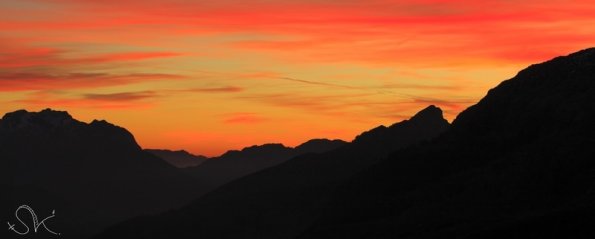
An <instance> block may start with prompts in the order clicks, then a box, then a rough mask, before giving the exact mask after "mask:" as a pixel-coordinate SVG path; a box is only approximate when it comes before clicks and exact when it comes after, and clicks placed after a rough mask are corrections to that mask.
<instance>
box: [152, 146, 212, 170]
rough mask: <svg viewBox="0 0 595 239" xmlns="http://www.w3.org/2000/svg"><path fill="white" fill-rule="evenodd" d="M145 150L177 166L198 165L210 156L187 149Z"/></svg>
mask: <svg viewBox="0 0 595 239" xmlns="http://www.w3.org/2000/svg"><path fill="white" fill-rule="evenodd" d="M145 151H147V152H149V153H151V154H153V155H155V156H157V157H159V158H161V159H163V160H165V162H168V163H169V164H171V165H173V166H175V167H177V168H188V167H194V166H198V165H200V164H202V163H204V162H205V161H206V160H207V159H208V158H207V157H205V156H202V155H194V154H191V153H188V152H186V151H185V150H177V151H172V150H166V149H145Z"/></svg>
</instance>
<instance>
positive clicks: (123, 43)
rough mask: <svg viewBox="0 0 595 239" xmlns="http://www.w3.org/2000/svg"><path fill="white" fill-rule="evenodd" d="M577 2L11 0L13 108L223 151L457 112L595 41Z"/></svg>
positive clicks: (3, 80) (585, 7)
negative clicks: (58, 113)
mask: <svg viewBox="0 0 595 239" xmlns="http://www.w3.org/2000/svg"><path fill="white" fill-rule="evenodd" d="M593 26H595V4H592V2H590V1H568V0H565V1H562V0H540V1H536V0H524V1H512V0H487V1H462V0H453V1H445V0H365V1H359V0H341V1H336V0H332V1H331V0H251V1H240V0H217V1H199V0H196V1H189V0H0V113H2V114H3V113H6V112H12V111H15V110H18V109H27V110H29V111H38V110H41V109H45V108H52V109H56V110H66V111H68V112H70V114H71V115H73V116H74V117H75V118H77V119H79V120H82V121H87V122H88V121H91V120H93V119H105V120H107V121H109V122H111V123H114V124H117V125H119V126H122V127H125V128H126V129H128V130H129V131H131V132H132V133H133V134H134V135H135V138H136V140H137V141H138V142H139V144H140V145H141V146H143V147H145V148H166V149H185V150H187V151H190V152H192V153H195V154H203V155H208V156H215V155H219V154H221V153H223V152H225V151H226V150H228V149H240V148H243V147H245V146H250V145H255V144H263V143H272V142H277V143H283V144H285V145H287V146H296V145H297V144H300V143H302V142H305V141H307V140H308V139H312V138H339V139H343V140H348V141H349V140H352V139H353V138H354V137H355V136H356V135H358V134H359V133H361V132H363V131H365V130H368V129H371V128H374V127H376V126H378V125H381V124H383V125H390V124H393V123H395V122H399V121H401V120H404V119H407V118H409V117H410V116H411V115H413V114H415V112H417V111H419V110H421V109H423V108H425V107H426V106H428V105H431V104H433V105H436V106H439V107H441V108H442V109H443V111H444V113H445V117H446V118H447V119H448V120H449V121H452V120H453V119H454V118H455V117H456V115H457V114H458V113H459V112H461V111H462V110H464V109H465V108H466V107H468V106H470V105H472V104H474V103H475V102H477V101H478V100H479V99H481V98H482V97H483V96H484V95H485V94H486V92H487V90H489V89H490V88H493V87H495V86H496V85H497V84H498V83H499V82H501V81H503V80H506V79H509V78H511V77H513V76H514V75H515V74H516V72H518V71H519V70H521V69H523V68H525V67H527V66H528V65H530V64H534V63H538V62H541V61H545V60H548V59H551V58H553V57H555V56H559V55H566V54H569V53H571V52H574V51H578V50H580V49H584V48H588V47H593V46H595V27H593Z"/></svg>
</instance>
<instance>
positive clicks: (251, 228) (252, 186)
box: [103, 106, 449, 238]
mask: <svg viewBox="0 0 595 239" xmlns="http://www.w3.org/2000/svg"><path fill="white" fill-rule="evenodd" d="M448 128H449V124H448V122H447V121H446V120H445V119H444V118H443V117H442V111H441V110H440V109H439V108H437V107H434V106H430V107H427V108H426V109H424V110H422V111H420V112H419V113H417V114H416V115H415V116H413V117H412V118H411V119H410V120H405V121H403V122H400V123H396V124H394V125H392V126H390V127H384V126H381V127H377V128H375V129H373V130H370V131H368V132H365V133H363V134H362V135H360V136H358V137H356V139H355V140H354V141H353V143H350V144H348V145H345V146H343V147H339V148H337V149H335V150H332V151H329V152H326V153H321V154H305V155H301V156H298V157H296V158H293V159H291V160H289V161H287V162H285V163H283V164H280V165H278V166H275V167H272V168H269V169H266V170H263V171H260V172H258V173H255V174H251V175H249V176H246V177H244V178H242V179H240V180H237V181H234V182H232V183H229V184H227V185H225V186H223V187H221V188H218V189H216V190H215V191H214V192H212V193H209V194H207V195H205V196H204V197H202V198H200V199H198V200H197V201H195V202H193V203H192V204H190V205H188V206H187V207H184V208H181V209H179V210H176V211H171V212H168V213H166V214H163V215H160V216H156V217H145V218H141V219H138V220H133V221H131V222H129V223H127V224H124V225H123V226H120V227H115V228H114V229H112V230H111V231H108V232H107V234H105V235H104V236H103V237H105V238H118V237H120V236H122V238H127V237H133V238H134V237H138V238H166V237H170V236H172V237H174V238H193V237H208V238H258V237H260V238H266V237H274V238H292V237H295V236H297V235H298V234H297V232H299V231H302V230H304V229H306V228H307V227H308V226H309V225H311V224H312V223H313V222H314V221H315V219H316V218H317V215H318V213H319V212H320V211H321V209H322V208H323V207H324V205H325V204H326V203H327V202H328V200H330V198H331V195H332V192H333V191H334V190H335V189H336V187H337V186H338V185H339V183H340V182H342V181H344V180H346V179H348V178H349V177H351V176H353V175H355V174H357V173H358V172H360V171H361V170H363V169H365V168H367V167H370V166H372V165H374V164H375V163H377V162H379V161H380V160H381V159H383V158H384V157H386V156H387V155H388V154H389V153H390V152H392V151H394V150H397V149H401V148H404V147H408V146H412V145H415V144H418V143H420V142H423V141H425V140H430V139H432V138H434V137H437V136H438V135H440V134H441V133H442V132H444V131H445V130H447V129H448ZM269 147H271V148H275V149H276V150H277V151H280V149H281V146H279V145H277V146H269ZM298 148H299V147H298ZM205 164H206V163H205ZM199 167H200V166H199ZM143 225H150V226H149V227H145V226H143ZM157 225H159V226H157ZM122 227H131V228H130V229H128V228H125V229H121V228H122ZM145 229H148V230H145ZM127 232H129V233H127ZM195 233H197V234H195Z"/></svg>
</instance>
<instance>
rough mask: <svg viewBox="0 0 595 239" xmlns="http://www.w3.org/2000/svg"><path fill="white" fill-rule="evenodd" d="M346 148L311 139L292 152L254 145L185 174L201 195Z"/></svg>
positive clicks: (335, 142)
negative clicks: (311, 156) (285, 164)
mask: <svg viewBox="0 0 595 239" xmlns="http://www.w3.org/2000/svg"><path fill="white" fill-rule="evenodd" d="M345 144H346V142H344V141H342V140H328V139H313V140H310V141H308V142H306V143H303V144H301V145H299V146H297V147H295V148H290V147H285V146H284V145H282V144H263V145H254V146H251V147H246V148H244V149H242V150H230V151H228V152H226V153H225V154H223V155H221V156H219V157H216V158H211V159H208V160H207V161H206V162H205V163H204V164H201V165H199V166H196V167H191V168H187V169H185V170H184V171H185V172H186V173H187V174H188V175H189V176H190V177H192V178H194V179H195V180H196V182H198V183H200V191H201V192H204V193H207V192H209V191H212V190H213V189H215V188H217V187H219V186H221V185H224V184H226V183H228V182H231V181H232V180H234V179H238V178H241V177H243V176H246V175H249V174H252V173H255V172H258V171H260V170H263V169H266V168H269V167H272V166H275V165H279V164H281V163H283V162H285V161H287V160H289V159H291V158H293V157H295V156H298V155H302V154H306V153H322V152H326V151H330V150H333V149H336V148H339V147H341V146H343V145H345Z"/></svg>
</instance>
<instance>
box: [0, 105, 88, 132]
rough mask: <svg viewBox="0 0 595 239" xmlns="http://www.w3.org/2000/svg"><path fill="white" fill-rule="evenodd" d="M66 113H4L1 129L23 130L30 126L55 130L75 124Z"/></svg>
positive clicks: (48, 111) (45, 110) (47, 111)
mask: <svg viewBox="0 0 595 239" xmlns="http://www.w3.org/2000/svg"><path fill="white" fill-rule="evenodd" d="M77 122H78V121H76V120H75V119H73V118H72V116H71V115H70V114H68V112H66V111H57V110H52V109H49V108H48V109H44V110H42V111H40V112H29V111H26V110H17V111H14V112H11V113H6V114H5V115H4V116H3V117H2V121H0V127H2V128H24V127H28V126H32V125H36V126H40V127H44V128H56V127H60V126H64V125H68V124H72V123H77Z"/></svg>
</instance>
